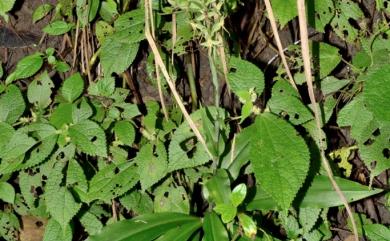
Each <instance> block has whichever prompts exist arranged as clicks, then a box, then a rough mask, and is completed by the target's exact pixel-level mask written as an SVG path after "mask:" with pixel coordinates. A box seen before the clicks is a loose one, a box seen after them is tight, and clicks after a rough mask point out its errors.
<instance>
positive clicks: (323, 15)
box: [307, 0, 335, 32]
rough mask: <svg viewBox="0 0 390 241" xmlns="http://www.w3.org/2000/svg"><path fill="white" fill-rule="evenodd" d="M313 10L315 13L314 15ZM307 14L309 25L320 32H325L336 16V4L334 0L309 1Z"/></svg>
mask: <svg viewBox="0 0 390 241" xmlns="http://www.w3.org/2000/svg"><path fill="white" fill-rule="evenodd" d="M313 8H314V9H313ZM313 10H314V11H315V13H313ZM307 12H308V23H309V25H311V26H312V27H314V28H315V29H316V30H317V31H318V32H325V26H326V25H327V24H329V22H330V21H331V20H332V18H333V17H334V15H335V10H334V3H333V1H332V0H315V1H308V2H307ZM312 20H314V21H312Z"/></svg>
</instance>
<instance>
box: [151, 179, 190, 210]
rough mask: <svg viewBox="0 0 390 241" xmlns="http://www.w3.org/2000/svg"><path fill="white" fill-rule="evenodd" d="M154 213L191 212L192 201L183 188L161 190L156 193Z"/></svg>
mask: <svg viewBox="0 0 390 241" xmlns="http://www.w3.org/2000/svg"><path fill="white" fill-rule="evenodd" d="M155 194H156V196H155V198H154V211H155V212H156V213H162V212H170V211H172V210H175V212H178V213H186V214H188V213H189V212H190V201H189V199H188V196H187V192H186V190H185V189H184V188H183V187H182V186H178V187H176V188H175V187H166V188H161V186H160V188H159V189H157V191H155Z"/></svg>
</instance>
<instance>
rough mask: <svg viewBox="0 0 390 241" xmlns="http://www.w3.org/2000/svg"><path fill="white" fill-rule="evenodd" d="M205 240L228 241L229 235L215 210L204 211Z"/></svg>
mask: <svg viewBox="0 0 390 241" xmlns="http://www.w3.org/2000/svg"><path fill="white" fill-rule="evenodd" d="M203 230H204V239H205V241H228V240H229V236H228V233H227V231H226V228H225V226H224V225H223V223H222V222H221V219H220V218H219V217H218V215H217V214H215V212H208V213H206V215H205V217H204V219H203Z"/></svg>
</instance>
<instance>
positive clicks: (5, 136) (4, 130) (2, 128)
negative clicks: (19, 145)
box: [0, 122, 15, 150]
mask: <svg viewBox="0 0 390 241" xmlns="http://www.w3.org/2000/svg"><path fill="white" fill-rule="evenodd" d="M14 132H15V130H14V128H13V127H12V126H11V125H9V124H7V123H5V122H0V150H4V148H5V146H6V145H7V143H8V142H9V140H10V139H11V137H12V136H13V134H14Z"/></svg>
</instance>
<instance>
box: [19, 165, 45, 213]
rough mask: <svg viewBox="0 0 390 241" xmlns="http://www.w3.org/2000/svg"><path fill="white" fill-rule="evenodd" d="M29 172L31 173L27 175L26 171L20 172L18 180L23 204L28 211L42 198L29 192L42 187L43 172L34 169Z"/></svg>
mask: <svg viewBox="0 0 390 241" xmlns="http://www.w3.org/2000/svg"><path fill="white" fill-rule="evenodd" d="M30 171H31V173H28V171H20V172H19V175H18V179H19V187H20V193H21V194H22V197H23V202H24V203H25V204H26V205H27V207H28V209H30V210H34V209H35V208H36V205H37V203H38V199H39V198H42V196H40V195H34V193H33V192H31V191H32V190H36V189H37V188H42V187H43V183H42V181H43V180H42V176H43V172H42V171H37V169H35V168H32V169H31V170H30Z"/></svg>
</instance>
